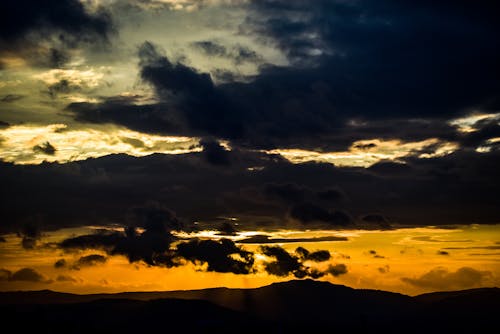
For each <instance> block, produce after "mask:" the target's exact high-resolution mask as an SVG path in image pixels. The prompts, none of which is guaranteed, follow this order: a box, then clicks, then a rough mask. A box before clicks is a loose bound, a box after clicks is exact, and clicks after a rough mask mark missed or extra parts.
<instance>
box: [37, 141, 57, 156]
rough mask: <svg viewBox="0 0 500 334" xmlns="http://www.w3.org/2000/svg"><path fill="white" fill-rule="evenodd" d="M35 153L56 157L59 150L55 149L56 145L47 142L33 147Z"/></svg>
mask: <svg viewBox="0 0 500 334" xmlns="http://www.w3.org/2000/svg"><path fill="white" fill-rule="evenodd" d="M33 151H34V152H36V153H43V154H47V155H54V154H56V151H57V149H56V148H55V147H54V145H52V144H51V143H49V142H48V141H46V142H45V143H42V144H38V145H35V146H33Z"/></svg>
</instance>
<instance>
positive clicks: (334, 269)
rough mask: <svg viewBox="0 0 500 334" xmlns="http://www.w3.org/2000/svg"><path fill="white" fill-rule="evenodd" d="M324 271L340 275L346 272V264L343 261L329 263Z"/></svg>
mask: <svg viewBox="0 0 500 334" xmlns="http://www.w3.org/2000/svg"><path fill="white" fill-rule="evenodd" d="M325 272H326V273H327V274H330V275H332V276H335V277H337V276H340V275H344V274H347V266H346V265H345V264H343V263H339V264H335V265H329V266H328V269H327V270H326V271H325Z"/></svg>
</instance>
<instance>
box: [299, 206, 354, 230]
mask: <svg viewBox="0 0 500 334" xmlns="http://www.w3.org/2000/svg"><path fill="white" fill-rule="evenodd" d="M290 216H291V217H292V218H294V219H297V220H299V221H300V222H302V223H304V224H308V223H314V222H323V223H328V224H331V225H340V226H345V225H349V224H351V223H352V218H351V217H350V216H349V215H348V214H346V213H345V212H343V211H339V210H334V211H332V210H327V209H324V208H323V207H321V206H318V205H316V204H313V203H310V202H305V203H301V204H297V205H294V206H293V207H292V208H291V210H290Z"/></svg>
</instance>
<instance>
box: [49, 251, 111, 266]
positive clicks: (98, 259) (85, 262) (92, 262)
mask: <svg viewBox="0 0 500 334" xmlns="http://www.w3.org/2000/svg"><path fill="white" fill-rule="evenodd" d="M107 260H108V258H107V257H105V256H103V255H100V254H91V255H86V256H82V257H81V258H79V259H78V261H76V263H75V264H74V265H73V267H72V269H74V270H80V268H82V267H92V266H96V265H99V264H104V263H106V261H107ZM56 263H57V262H56Z"/></svg>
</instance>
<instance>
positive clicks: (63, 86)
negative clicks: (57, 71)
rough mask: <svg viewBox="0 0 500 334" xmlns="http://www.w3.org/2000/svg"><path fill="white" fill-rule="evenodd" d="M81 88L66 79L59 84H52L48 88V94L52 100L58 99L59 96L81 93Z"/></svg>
mask: <svg viewBox="0 0 500 334" xmlns="http://www.w3.org/2000/svg"><path fill="white" fill-rule="evenodd" d="M79 90H81V87H80V86H78V85H74V84H72V83H71V82H70V81H68V80H66V79H62V80H59V81H58V82H56V83H54V84H51V85H49V86H48V87H47V94H49V96H50V97H51V98H56V97H57V95H59V94H69V93H71V92H75V91H79Z"/></svg>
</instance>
